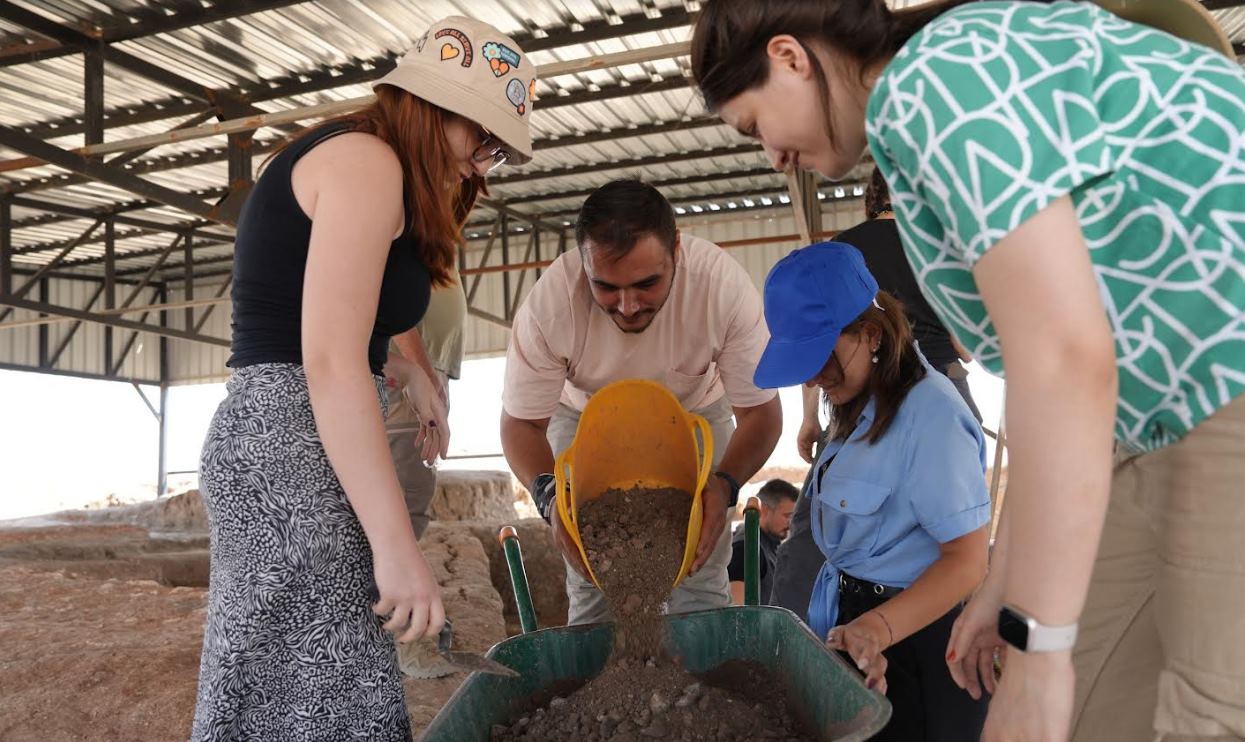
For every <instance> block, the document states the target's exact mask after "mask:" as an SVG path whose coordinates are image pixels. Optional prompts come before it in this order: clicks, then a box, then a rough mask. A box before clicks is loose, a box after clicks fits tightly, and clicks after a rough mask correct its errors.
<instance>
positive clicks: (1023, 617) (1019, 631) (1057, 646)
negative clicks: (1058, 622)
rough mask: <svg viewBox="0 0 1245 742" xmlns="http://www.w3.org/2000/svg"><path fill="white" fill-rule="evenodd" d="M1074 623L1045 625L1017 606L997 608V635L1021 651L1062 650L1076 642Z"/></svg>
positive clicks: (1070, 647) (1069, 647)
mask: <svg viewBox="0 0 1245 742" xmlns="http://www.w3.org/2000/svg"><path fill="white" fill-rule="evenodd" d="M1076 626H1077V625H1076V624H1074V623H1073V624H1068V625H1067V626H1047V625H1045V624H1042V623H1038V620H1037V619H1036V618H1033V617H1032V616H1030V615H1028V614H1026V613H1025V612H1024V611H1021V610H1020V609H1019V608H1015V607H1013V606H1010V605H1005V606H1003V607H1002V608H1000V609H999V636H1000V637H1002V639H1003V641H1005V642H1007V643H1008V644H1010V645H1012V646H1013V647H1015V648H1016V649H1019V650H1020V651H1021V652H1062V651H1064V650H1068V649H1072V647H1073V646H1074V645H1075V644H1076Z"/></svg>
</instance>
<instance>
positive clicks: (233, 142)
mask: <svg viewBox="0 0 1245 742" xmlns="http://www.w3.org/2000/svg"><path fill="white" fill-rule="evenodd" d="M254 137H255V132H254V131H244V132H239V133H237V134H230V135H229V148H228V162H229V195H227V196H226V197H225V200H224V201H223V202H221V205H220V210H221V214H222V215H223V217H224V218H225V220H226V221H228V222H230V223H236V222H237V221H238V215H239V214H240V213H241V212H242V204H243V203H244V202H245V201H246V197H247V194H249V193H250V192H251V186H253V185H254V184H255V180H254V177H253V170H252V164H251V158H252V155H253V147H252V145H253V144H254Z"/></svg>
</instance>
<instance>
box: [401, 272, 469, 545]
mask: <svg viewBox="0 0 1245 742" xmlns="http://www.w3.org/2000/svg"><path fill="white" fill-rule="evenodd" d="M450 280H452V281H453V283H452V284H451V285H449V286H444V287H440V288H437V289H435V290H434V291H433V292H432V296H431V297H430V299H429V301H428V311H427V313H425V314H424V318H423V319H422V320H420V322H419V324H418V325H416V326H415V328H414V329H413V330H411V331H409V332H407V333H404V334H402V335H398V336H396V337H395V338H394V339H393V342H392V343H391V345H390V351H389V352H390V355H391V356H392V355H401V356H404V357H405V358H407V359H409V360H411V361H414V362H415V364H416V365H417V366H418V367H419V368H420V369H421V370H422V371H423V373H425V374H427V375H428V376H429V377H430V378H431V379H432V381H433V382H435V385H436V388H437V390H438V392H439V394H440V397H441V401H442V402H444V403H445V409H446V414H447V415H448V414H449V407H450V386H449V380H450V379H457V378H459V375H460V374H461V371H462V362H463V329H464V326H465V325H466V322H467V295H466V293H465V292H464V291H463V286H462V280H461V278H460V277H459V275H458V270H457V269H456V268H451V269H450ZM385 386H386V390H387V392H388V395H389V414H388V416H386V417H385V429H386V432H387V433H388V435H389V453H390V454H391V455H392V456H393V463H394V467H395V469H396V470H397V472H398V482H399V483H400V484H401V486H402V493H403V499H404V500H405V501H406V510H407V513H408V514H409V515H410V516H411V526H412V527H413V528H414V529H415V538H419V537H421V536H423V535H424V531H425V530H426V529H427V528H428V521H429V516H428V507H429V505H431V504H432V498H433V496H434V495H435V494H436V492H437V470H436V467H435V466H431V465H429V464H427V463H426V462H425V460H424V459H425V456H424V453H425V452H424V451H423V450H422V446H417V445H415V441H416V439H417V437H418V431H419V430H420V429H421V428H422V422H423V421H422V420H421V418H420V416H419V413H418V412H417V411H416V409H415V407H414V405H412V404H411V403H410V402H408V401H407V396H406V394H405V393H404V392H405V390H404V388H403V387H402V386H401V385H399V384H398V382H397V379H396V378H394V377H387V378H386V379H385Z"/></svg>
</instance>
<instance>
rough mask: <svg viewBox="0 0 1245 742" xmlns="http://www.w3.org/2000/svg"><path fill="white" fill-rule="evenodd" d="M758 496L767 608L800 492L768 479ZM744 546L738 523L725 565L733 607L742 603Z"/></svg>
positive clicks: (760, 570) (760, 569)
mask: <svg viewBox="0 0 1245 742" xmlns="http://www.w3.org/2000/svg"><path fill="white" fill-rule="evenodd" d="M757 497H758V498H760V500H761V519H760V521H761V523H760V525H761V533H760V550H761V554H760V557H761V562H760V564H759V565H758V573H759V574H758V576H759V577H760V580H761V605H769V604H770V591H771V589H772V588H773V585H774V567H775V563H776V561H777V559H778V545H779V544H781V543H782V540H783V539H785V538H786V537H787V531H788V530H789V529H790V526H791V512H792V511H793V510H795V501H796V500H797V499H798V498H799V497H800V491H799V490H798V489H796V488H795V485H794V484H791V483H790V482H787V481H784V480H782V479H771V480H769V481H768V482H766V483H765V484H763V485H761V489H760V491H758V492H757ZM744 546H745V540H744V527H743V524H742V523H741V524H740V525H739V526H738V527H737V528H735V535H734V536H733V537H732V538H731V562H730V564H728V565H727V566H726V575H727V577H728V578H729V579H730V581H731V602H732V603H734V604H735V605H743V604H744V558H745V550H744Z"/></svg>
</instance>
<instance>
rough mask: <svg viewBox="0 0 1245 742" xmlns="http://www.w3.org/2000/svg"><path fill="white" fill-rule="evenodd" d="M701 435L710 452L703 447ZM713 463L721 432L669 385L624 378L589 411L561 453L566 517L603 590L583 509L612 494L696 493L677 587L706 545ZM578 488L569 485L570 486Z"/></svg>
mask: <svg viewBox="0 0 1245 742" xmlns="http://www.w3.org/2000/svg"><path fill="white" fill-rule="evenodd" d="M697 430H699V431H700V440H701V441H702V442H703V447H702V446H698V445H697V441H696V431H697ZM712 463H713V433H712V432H711V431H710V430H709V423H708V422H707V421H706V420H705V419H704V418H703V417H701V416H700V415H696V414H693V413H690V412H686V411H684V409H683V406H682V405H680V404H679V400H678V399H676V398H675V396H674V395H673V394H671V393H670V390H668V389H666V388H665V387H664V386H662V385H661V384H658V383H656V382H652V381H645V380H642V379H627V380H624V381H616V382H614V383H613V384H610V385H609V386H606V387H605V388H603V389H601V390H600V391H599V392H597V393H596V394H594V395H592V398H591V399H589V400H588V404H587V405H586V406H585V407H584V411H583V414H582V415H580V418H579V428H578V430H576V431H575V440H574V441H572V442H571V445H570V446H569V447H568V448H567V449H566V450H565V451H563V452H562V453H561V455H559V456H558V459H557V463H556V465H555V466H554V468H553V471H554V478H555V479H556V480H557V504H558V517H559V518H561V519H562V525H563V527H565V528H566V531H567V533H569V534H570V536H571V539H572V540H573V541H574V542H575V545H576V546H577V547H578V548H579V553H580V555H581V556H582V557H583V559H584V564H587V565H588V573H589V575H590V576H591V577H592V581H593V582H594V583H596V585H597V587H600V586H601V583H600V582H599V581H598V580H597V576H596V573H595V572H593V571H592V565H591V564H588V554H587V552H586V551H585V550H584V544H583V540H582V539H581V538H580V536H579V517H578V514H579V506H580V505H581V504H583V503H585V502H588V501H590V500H592V499H595V498H597V497H599V496H600V495H602V494H603V493H604V492H605V491H606V490H609V489H614V488H618V489H630V488H632V487H644V488H653V489H657V488H662V487H673V488H676V489H681V490H684V491H687V492H691V493H692V512H691V515H690V517H689V518H688V520H687V548H686V549H685V550H684V553H683V565H682V566H681V567H680V568H679V576H678V577H676V578H675V580H674V584H675V585H678V584H679V583H680V582H681V581H682V580H683V578H684V577H685V576H687V571H688V570H689V569H690V568H691V566H692V559H693V557H694V556H695V554H696V545H697V544H698V543H699V542H700V524H701V519H702V518H703V515H704V511H703V506H702V502H701V491H702V490H703V489H704V487H705V482H706V481H708V479H709V468H710V467H711V466H712ZM568 483H569V484H570V486H569V487H568V486H567V484H568Z"/></svg>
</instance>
